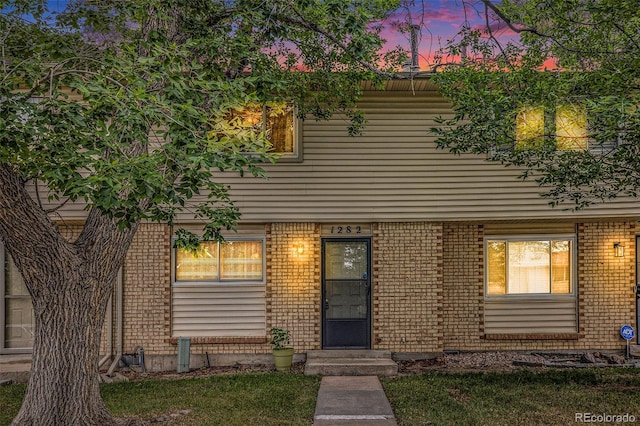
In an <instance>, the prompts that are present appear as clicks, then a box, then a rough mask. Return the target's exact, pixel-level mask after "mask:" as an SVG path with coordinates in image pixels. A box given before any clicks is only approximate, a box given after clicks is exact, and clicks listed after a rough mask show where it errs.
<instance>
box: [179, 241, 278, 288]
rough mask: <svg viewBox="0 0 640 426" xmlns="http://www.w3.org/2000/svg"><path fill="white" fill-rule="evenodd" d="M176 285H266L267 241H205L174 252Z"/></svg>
mask: <svg viewBox="0 0 640 426" xmlns="http://www.w3.org/2000/svg"><path fill="white" fill-rule="evenodd" d="M174 276H175V281H176V282H233V281H242V282H253V283H256V282H264V276H265V272H264V239H262V238H256V239H249V238H248V239H241V240H240V239H238V240H227V241H224V242H222V243H219V242H217V241H205V242H203V243H201V244H200V246H199V248H198V250H197V251H195V252H192V251H188V250H184V249H176V251H175V269H174Z"/></svg>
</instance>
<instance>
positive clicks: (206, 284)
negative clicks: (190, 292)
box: [171, 235, 267, 287]
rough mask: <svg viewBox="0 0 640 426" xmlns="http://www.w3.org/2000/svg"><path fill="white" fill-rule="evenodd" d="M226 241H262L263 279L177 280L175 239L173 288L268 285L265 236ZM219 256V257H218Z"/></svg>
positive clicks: (172, 257) (248, 236)
mask: <svg viewBox="0 0 640 426" xmlns="http://www.w3.org/2000/svg"><path fill="white" fill-rule="evenodd" d="M225 241H230V242H233V241H260V242H262V279H261V280H215V281H214V280H194V281H179V280H176V251H177V250H178V249H177V248H176V247H175V244H174V242H175V238H172V239H171V286H172V287H211V286H263V285H266V283H267V261H266V256H267V250H266V249H267V243H266V237H265V236H264V235H256V236H253V235H242V236H238V237H225ZM218 256H219V255H218Z"/></svg>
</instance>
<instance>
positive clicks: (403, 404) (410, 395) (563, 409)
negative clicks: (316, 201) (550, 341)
mask: <svg viewBox="0 0 640 426" xmlns="http://www.w3.org/2000/svg"><path fill="white" fill-rule="evenodd" d="M383 386H384V388H385V391H386V394H387V397H388V398H389V401H390V402H391V405H392V407H393V410H394V412H395V414H396V416H397V418H398V423H399V424H400V425H509V426H511V425H527V426H528V425H545V426H546V425H572V424H581V423H579V422H578V423H576V422H575V420H576V413H591V414H592V415H601V414H609V415H624V414H626V413H628V414H630V415H632V416H635V418H636V421H637V422H640V369H615V370H612V369H599V370H595V369H589V370H555V371H545V370H541V371H537V370H523V371H516V372H511V373H440V372H433V373H428V374H425V375H419V376H407V377H398V378H391V379H385V380H383ZM583 417H585V415H583ZM589 424H613V423H612V422H609V423H591V422H590V423H589ZM617 424H621V423H617Z"/></svg>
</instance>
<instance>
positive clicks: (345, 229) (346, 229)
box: [331, 225, 362, 234]
mask: <svg viewBox="0 0 640 426" xmlns="http://www.w3.org/2000/svg"><path fill="white" fill-rule="evenodd" d="M331 233H332V234H361V233H362V227H361V226H351V225H347V226H332V227H331Z"/></svg>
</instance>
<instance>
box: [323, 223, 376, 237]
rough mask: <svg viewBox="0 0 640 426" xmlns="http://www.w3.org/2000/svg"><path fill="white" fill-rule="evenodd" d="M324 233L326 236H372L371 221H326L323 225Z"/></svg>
mask: <svg viewBox="0 0 640 426" xmlns="http://www.w3.org/2000/svg"><path fill="white" fill-rule="evenodd" d="M322 235H323V236H325V237H351V238H354V237H355V238H357V237H370V236H371V235H372V232H371V224H370V223H330V224H329V223H325V224H323V225H322Z"/></svg>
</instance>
